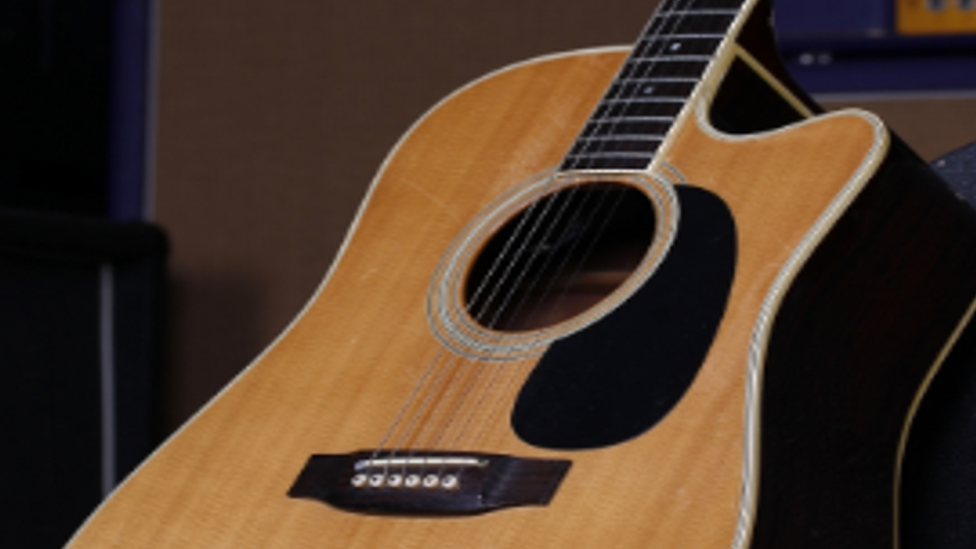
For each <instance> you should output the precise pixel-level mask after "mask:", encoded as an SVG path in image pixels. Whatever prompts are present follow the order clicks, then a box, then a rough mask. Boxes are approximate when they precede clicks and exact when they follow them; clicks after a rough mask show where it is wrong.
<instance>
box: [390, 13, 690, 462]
mask: <svg viewBox="0 0 976 549" xmlns="http://www.w3.org/2000/svg"><path fill="white" fill-rule="evenodd" d="M679 1H680V0H679ZM694 1H695V0H690V1H689V3H688V4H687V6H690V5H691V4H693V3H694ZM665 9H668V8H665ZM670 9H674V8H670ZM682 18H683V17H682ZM682 18H679V20H678V21H676V22H675V23H674V26H675V27H678V26H680V20H681V19H682ZM666 23H667V22H665V25H662V28H663V27H664V26H666ZM653 24H654V19H652V20H651V23H650V25H653ZM655 32H657V31H655ZM655 38H659V36H655V35H654V33H651V34H647V33H645V34H644V38H642V41H644V42H648V43H651V44H653V41H654V39H655ZM661 47H663V46H661ZM658 53H660V52H658ZM643 55H646V52H645V53H644V54H643ZM621 88H623V87H621ZM620 93H622V90H621V92H620ZM574 191H575V189H574ZM618 203H619V199H618ZM534 206H535V203H534V204H533V207H534ZM530 209H531V208H530ZM545 213H546V212H543V214H542V215H539V217H538V219H539V222H542V221H543V220H544V219H545V217H546V215H545ZM530 217H532V216H531V215H526V216H525V217H524V219H529V218H530ZM535 230H536V228H533V229H532V232H534V231H535ZM518 232H521V231H520V230H517V231H516V233H518ZM543 241H544V240H543ZM574 245H575V244H574ZM507 246H508V244H506V248H507ZM523 248H524V245H523ZM504 255H505V254H501V255H500V256H499V258H498V260H496V265H494V266H493V267H492V270H494V269H495V268H497V264H498V263H500V262H501V260H502V259H503V258H504ZM587 255H588V254H587ZM509 264H512V263H511V262H510V263H509ZM577 270H578V267H577ZM507 276H508V274H507V273H506V274H505V275H503V277H502V280H501V281H500V283H498V284H497V285H496V288H494V289H492V295H493V296H494V294H495V292H496V291H497V288H499V287H501V286H504V283H503V282H504V279H505V278H507ZM491 278H492V277H491V276H490V275H489V276H486V277H485V279H484V282H487V281H488V280H491ZM482 291H483V288H479V289H478V290H477V291H476V292H475V296H476V297H475V298H474V299H471V302H472V303H474V302H475V301H477V297H478V296H479V295H480V294H481V293H482ZM547 291H549V290H547ZM493 299H494V297H491V298H490V299H489V300H488V301H492V300H493ZM524 300H525V297H524V296H523V299H522V300H521V303H520V304H519V305H518V306H517V308H519V309H520V308H521V307H522V306H523V305H524ZM486 306H487V305H486ZM536 306H537V307H538V306H540V303H537V304H536ZM504 307H507V305H504V306H503V307H502V308H500V309H499V312H498V313H496V315H495V316H496V317H497V316H498V315H499V314H500V312H501V310H502V309H503V308H504ZM490 324H494V322H492V323H490ZM439 358H440V354H439V355H438V357H436V358H435V360H434V362H435V363H436V362H437V361H439ZM450 362H453V361H449V363H450ZM449 367H450V364H448V366H446V367H445V368H449ZM492 369H494V370H497V369H498V368H492ZM428 377H429V372H428V374H425V376H424V380H426V378H428ZM440 377H441V379H443V373H442V374H441V376H440ZM476 377H477V376H476ZM475 380H476V378H475ZM475 380H473V381H472V382H469V383H468V385H469V386H470V385H471V384H472V383H473V382H474V381H475ZM422 385H423V383H422V384H421V385H418V387H417V389H416V390H415V393H418V392H419V391H420V389H421V387H422ZM437 385H439V383H437V384H435V387H436V386H437ZM462 391H463V392H464V393H469V392H470V389H463V390H462ZM436 392H437V391H436V390H435V391H433V392H432V393H431V394H434V393H436ZM486 394H487V393H486ZM482 398H483V397H482ZM408 400H409V401H415V400H416V399H415V398H414V397H413V396H412V397H411V398H410V399H408ZM429 400H430V398H429V397H428V398H427V399H425V401H429ZM464 400H466V399H461V400H459V401H458V403H457V404H456V405H455V408H457V407H459V406H462V405H463V402H464ZM479 401H480V399H479ZM408 407H409V406H405V407H404V409H403V410H401V414H400V415H399V416H398V420H397V421H396V422H395V425H394V427H392V428H391V432H392V430H393V429H395V427H396V425H398V424H400V423H402V420H400V419H399V418H400V417H402V416H403V415H404V414H405V412H406V409H407V408H408ZM424 408H425V406H420V410H418V412H417V415H416V417H415V418H414V421H413V422H411V424H413V423H414V422H416V421H417V420H418V419H419V418H420V417H422V416H423V409H424ZM435 415H436V413H435ZM467 421H470V419H469V420H467ZM464 430H465V429H463V428H462V429H461V432H462V433H463V432H464ZM409 431H410V429H409V428H408V429H407V430H406V431H405V433H406V432H409ZM390 436H391V435H389V434H388V436H386V437H385V438H384V442H383V443H382V444H381V447H382V446H385V444H386V442H385V441H387V440H389V439H390ZM439 438H440V437H439ZM378 451H379V450H378Z"/></svg>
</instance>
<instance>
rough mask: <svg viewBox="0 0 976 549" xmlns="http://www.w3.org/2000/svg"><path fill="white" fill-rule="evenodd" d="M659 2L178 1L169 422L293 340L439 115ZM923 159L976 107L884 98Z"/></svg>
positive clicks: (169, 213)
mask: <svg viewBox="0 0 976 549" xmlns="http://www.w3.org/2000/svg"><path fill="white" fill-rule="evenodd" d="M655 4H656V2H655V1H654V0H640V1H638V0H599V1H594V0H493V1H491V2H466V1H461V0H414V1H412V2H396V1H379V0H356V1H354V2H336V1H332V0H165V1H163V2H161V14H160V15H161V29H160V46H161V58H160V73H159V106H158V148H157V149H158V153H157V159H156V161H157V174H156V185H157V206H156V219H157V221H158V222H159V223H161V224H162V225H163V226H164V227H165V229H166V230H167V231H168V232H169V234H170V237H171V239H172V245H173V252H172V257H171V267H170V270H171V281H172V291H171V299H172V306H171V311H170V315H171V316H170V333H169V336H168V356H167V357H166V362H167V364H168V366H167V370H166V372H165V379H166V380H167V386H166V425H167V427H168V428H173V427H174V426H176V425H178V424H179V423H180V422H182V421H183V420H184V419H185V418H186V417H188V415H189V414H191V413H192V412H193V411H194V410H195V409H197V408H198V407H199V406H200V405H201V404H202V403H204V402H205V401H206V399H208V398H209V397H210V396H211V395H212V394H213V393H214V392H215V391H217V390H218V389H219V388H220V387H221V386H222V385H223V384H224V383H226V381H227V380H228V379H230V378H231V377H232V376H233V375H234V374H235V373H236V372H238V371H239V370H241V369H242V368H243V367H244V366H245V365H246V364H247V363H248V362H249V361H250V360H252V359H253V358H254V356H255V355H256V354H257V353H259V352H260V350H261V349H262V348H264V347H265V346H266V345H267V344H268V343H270V342H271V340H272V339H273V338H274V337H275V336H276V335H277V334H278V333H280V332H281V330H282V329H283V328H284V327H285V326H286V324H287V323H288V322H289V321H290V320H291V319H292V318H293V317H294V316H295V314H296V313H297V312H298V311H299V310H300V308H301V307H302V305H303V304H304V303H305V301H306V300H307V299H308V298H309V296H310V295H311V293H312V292H313V290H314V288H315V287H316V285H317V283H318V282H319V280H320V278H321V277H322V275H323V274H324V272H325V270H326V269H327V267H328V265H329V263H330V261H331V259H332V257H333V255H334V253H335V251H336V249H337V247H338V245H339V243H340V242H341V240H342V237H343V235H344V233H345V230H346V227H347V226H348V224H349V223H350V221H351V219H352V216H353V214H354V211H355V208H356V207H357V205H358V203H359V201H360V199H361V198H362V195H363V193H364V191H365V189H366V186H367V185H368V183H369V181H370V179H371V177H372V175H373V173H374V172H375V170H376V169H377V167H378V166H379V164H380V162H381V161H382V159H383V157H384V155H385V154H386V152H387V151H388V150H389V149H390V147H392V146H393V144H394V143H395V141H396V139H397V138H398V137H399V135H400V134H402V133H403V132H404V131H405V130H406V129H407V128H408V126H409V125H410V124H411V123H412V122H413V121H414V120H415V119H416V118H417V117H418V116H419V115H420V114H422V113H423V112H424V111H425V110H426V109H428V108H429V107H430V106H431V105H433V104H434V103H435V102H436V101H437V100H439V99H440V98H441V97H443V96H444V95H445V94H447V93H449V92H450V91H452V90H454V89H456V88H457V87H458V86H460V85H462V84H463V83H465V82H467V81H469V80H471V79H473V78H475V77H478V76H480V75H482V74H484V73H486V72H488V71H490V70H493V69H495V68H498V67H501V66H504V65H506V64H509V63H512V62H515V61H519V60H522V59H525V58H528V57H532V56H536V55H541V54H546V53H550V52H556V51H564V50H568V49H577V48H583V47H591V46H601V45H608V44H626V43H629V42H630V41H631V40H632V39H633V38H634V37H636V36H637V34H638V33H639V32H640V29H641V27H642V26H643V24H644V22H645V21H646V20H647V19H648V18H649V15H650V14H651V12H652V11H653V7H654V5H655ZM868 106H869V107H871V108H873V109H875V110H877V111H879V112H880V113H882V114H883V115H884V116H886V117H888V118H889V119H890V120H891V122H892V124H893V125H894V126H895V128H896V129H897V130H898V131H899V132H900V133H902V134H903V135H904V137H905V138H906V139H907V140H908V141H909V142H910V143H911V144H913V145H914V146H916V147H917V148H918V149H919V150H920V151H921V152H922V153H923V154H924V155H926V156H928V157H933V156H936V155H939V154H941V153H943V152H946V151H948V150H950V149H952V148H955V147H957V146H960V145H962V144H964V143H966V142H968V141H971V140H973V139H976V101H974V100H972V99H970V100H954V101H911V102H905V101H899V102H880V103H870V104H869V105H868Z"/></svg>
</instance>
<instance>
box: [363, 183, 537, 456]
mask: <svg viewBox="0 0 976 549" xmlns="http://www.w3.org/2000/svg"><path fill="white" fill-rule="evenodd" d="M545 187H546V186H544V187H543V188H542V189H540V191H539V193H540V194H541V193H544V192H546V188H545ZM538 204H539V202H538V201H537V200H536V201H533V203H532V205H531V206H530V213H531V210H534V209H535V208H536V207H537V206H538ZM548 206H550V205H547V207H548ZM544 213H545V212H544ZM530 217H531V215H526V216H525V217H524V218H523V220H522V221H521V222H520V223H519V226H518V227H517V228H516V234H518V233H521V232H523V230H524V229H525V223H526V222H527V221H528V219H529V218H530ZM535 229H537V227H530V230H532V231H534V230H535ZM520 240H521V241H522V242H523V244H522V246H523V247H524V246H525V245H526V244H525V242H527V241H528V239H518V238H512V239H510V240H509V241H508V242H506V245H505V248H504V250H503V252H502V254H501V255H502V256H504V255H505V254H507V253H508V250H509V247H510V246H511V245H512V244H515V243H517V242H519V241H520ZM502 263H503V262H501V261H496V262H495V264H494V265H492V267H491V271H490V272H492V273H494V272H496V271H497V268H498V266H499V265H500V264H502ZM507 276H508V273H504V274H503V278H507ZM490 278H491V277H490V276H489V277H486V278H485V280H484V281H483V283H482V284H481V285H480V287H479V288H477V289H476V291H475V293H474V297H473V298H472V299H471V300H472V301H473V300H477V299H478V298H479V297H480V296H481V295H482V294H483V293H484V291H485V290H486V288H487V283H488V281H489V280H490ZM439 360H440V354H439V355H438V357H437V358H435V361H434V363H432V364H431V366H430V368H434V367H435V366H436V362H437V361H439ZM458 361H459V358H458V357H457V356H451V358H450V359H448V361H447V363H446V364H445V365H444V366H443V368H442V369H443V372H442V373H441V375H440V376H439V377H440V378H443V376H444V375H445V373H446V372H447V371H448V370H449V369H451V368H452V367H455V364H456V363H457V362H458ZM462 362H463V361H462ZM439 386H440V383H437V384H435V386H434V388H433V389H432V390H429V394H428V395H427V396H426V397H425V398H424V399H423V401H422V402H421V404H420V405H419V406H417V409H416V411H415V412H414V417H413V418H412V419H411V420H410V421H409V422H408V423H406V428H405V429H404V431H403V433H402V434H401V435H400V436H399V437H398V442H397V443H396V444H395V445H393V446H392V447H391V448H390V450H389V451H388V452H387V454H386V455H387V456H388V457H391V458H392V457H395V456H398V455H399V454H400V453H401V451H402V450H403V449H404V447H405V446H406V444H405V441H406V440H407V438H408V437H413V438H415V439H417V438H422V436H423V433H420V434H416V433H414V432H413V426H415V425H416V424H417V423H418V422H419V420H420V418H421V417H423V416H424V415H427V416H428V417H436V416H437V415H438V409H439V408H440V405H441V403H442V402H443V399H433V398H432V397H433V395H435V394H436V393H437V390H438V387H439ZM419 393H420V386H418V387H417V388H416V389H415V390H414V394H412V395H411V396H410V397H409V398H408V401H407V403H406V404H404V405H403V407H402V408H401V411H400V413H399V414H398V417H397V420H396V421H395V422H394V424H393V425H392V426H391V427H390V428H389V429H388V432H387V434H386V435H385V436H384V439H383V442H382V443H381V446H380V447H378V448H377V449H376V450H375V451H374V458H375V457H376V456H378V455H380V454H381V453H382V452H383V449H384V448H385V447H386V444H387V443H388V441H389V440H390V439H391V438H392V437H393V432H394V431H395V430H396V429H397V428H398V427H399V426H400V425H402V424H403V421H402V418H403V417H405V415H406V411H407V410H408V409H409V408H410V407H412V406H413V404H414V403H415V402H416V398H417V396H419ZM432 402H433V403H434V405H435V408H434V409H430V408H429V405H430V404H431V403H432ZM424 429H426V427H425V428H424ZM406 455H407V457H413V456H414V455H415V449H411V450H409V451H408V452H407V454H406Z"/></svg>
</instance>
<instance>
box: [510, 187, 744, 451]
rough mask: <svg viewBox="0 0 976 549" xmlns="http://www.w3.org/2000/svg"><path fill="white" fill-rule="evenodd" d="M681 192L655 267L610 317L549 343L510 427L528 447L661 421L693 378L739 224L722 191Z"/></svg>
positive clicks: (632, 432) (612, 434)
mask: <svg viewBox="0 0 976 549" xmlns="http://www.w3.org/2000/svg"><path fill="white" fill-rule="evenodd" d="M676 192H677V194H678V198H679V201H680V204H681V219H680V222H679V226H678V231H677V235H676V237H675V241H674V245H673V247H672V249H671V250H670V252H669V254H668V256H667V257H666V258H665V260H664V262H663V263H662V265H661V266H660V267H659V269H658V271H657V272H656V273H654V275H653V276H652V277H651V278H650V279H649V280H648V281H647V282H646V283H645V284H644V285H643V286H642V287H641V288H640V289H639V290H638V291H637V292H635V293H634V295H632V296H631V297H630V298H629V299H628V300H627V301H625V302H624V303H623V304H622V305H621V306H620V307H619V308H617V309H616V310H615V311H613V312H612V313H611V314H609V315H607V316H606V317H605V318H603V319H601V320H600V321H599V322H597V323H595V324H594V325H592V326H589V327H588V328H586V329H585V330H582V331H580V332H577V333H576V334H574V335H572V336H570V337H568V338H566V339H563V340H560V341H558V342H556V343H555V344H554V345H552V347H550V348H549V350H548V351H547V352H546V353H545V355H544V356H543V357H542V359H541V360H540V362H539V364H538V365H537V366H536V368H535V370H534V371H533V373H532V374H531V376H530V377H529V379H528V381H527V382H526V384H525V386H524V387H523V388H522V391H521V393H520V395H519V397H518V401H517V403H516V406H515V410H514V412H513V415H512V426H513V428H514V429H515V432H516V433H518V435H519V436H520V437H521V438H522V439H523V440H525V441H526V442H528V443H529V444H533V445H535V446H540V447H545V448H557V449H585V448H599V447H605V446H610V445H614V444H619V443H621V442H624V441H626V440H628V439H630V438H633V437H635V436H638V435H640V434H641V433H643V432H645V431H647V430H648V429H650V428H651V427H653V426H654V425H655V424H657V423H658V422H659V421H661V419H662V418H664V417H665V416H666V415H667V414H668V412H669V411H670V410H671V409H672V408H673V407H674V405H675V404H676V403H677V402H678V401H679V400H680V399H681V397H682V395H684V393H685V392H686V391H687V389H688V387H689V386H690V385H691V383H692V380H693V379H694V378H695V375H696V374H697V372H698V370H699V368H700V367H701V364H702V362H703V361H704V359H705V355H706V354H707V353H708V350H709V348H710V347H711V344H712V341H713V339H714V337H715V332H716V330H717V329H718V326H719V323H720V322H721V320H722V316H723V314H724V312H725V308H726V302H727V300H728V294H729V290H730V288H731V286H732V280H733V277H734V274H735V261H736V230H735V222H734V220H733V218H732V215H731V212H730V211H729V209H728V208H727V206H726V205H725V203H724V202H723V201H722V200H721V199H720V198H719V197H718V196H716V195H714V194H712V193H710V192H708V191H706V190H703V189H699V188H696V187H690V186H681V187H678V188H676Z"/></svg>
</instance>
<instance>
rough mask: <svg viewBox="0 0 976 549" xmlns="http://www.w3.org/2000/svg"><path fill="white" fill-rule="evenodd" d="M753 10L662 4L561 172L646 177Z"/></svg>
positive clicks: (730, 2) (710, 1)
mask: <svg viewBox="0 0 976 549" xmlns="http://www.w3.org/2000/svg"><path fill="white" fill-rule="evenodd" d="M751 3H752V2H749V0H665V1H664V2H663V3H662V4H661V6H660V8H659V9H658V11H657V13H655V14H654V17H653V18H652V19H651V21H650V23H649V24H648V25H647V27H646V28H645V30H644V32H643V34H642V35H641V38H640V40H638V41H637V44H636V45H635V47H634V49H633V52H632V53H631V55H630V57H629V58H628V59H627V61H626V62H625V63H624V65H623V67H622V69H621V71H620V73H619V74H618V75H617V77H616V79H615V80H614V82H613V84H612V85H611V86H610V88H609V89H608V91H607V93H606V95H604V97H603V99H602V100H601V101H600V103H599V105H598V106H597V108H596V110H595V111H594V113H593V115H592V116H591V117H590V119H589V121H588V122H587V123H586V125H585V126H584V129H583V131H582V133H581V134H580V135H579V137H577V139H576V141H575V143H574V144H573V146H572V148H571V149H570V152H569V154H567V155H566V157H565V158H564V160H563V163H562V165H561V169H562V170H564V171H568V170H610V169H618V170H619V169H622V170H643V169H646V168H647V166H648V165H649V164H650V163H651V161H652V160H653V159H654V155H655V154H656V153H657V151H658V149H659V148H660V146H661V145H662V143H664V141H665V139H666V138H667V135H668V132H669V131H670V130H671V127H672V126H673V125H674V123H675V121H676V120H677V119H678V118H679V116H680V114H681V111H682V110H683V109H684V107H685V105H686V104H688V100H689V99H690V98H691V97H692V96H693V95H694V94H695V91H696V90H697V89H698V86H699V85H700V83H701V82H702V80H703V79H704V77H705V74H706V71H707V70H708V68H709V66H710V65H711V62H712V60H713V59H714V58H715V57H717V55H718V54H719V52H720V48H721V47H722V44H723V41H724V40H725V38H726V36H727V35H728V33H729V30H730V29H731V28H732V25H733V23H734V22H735V20H736V18H737V17H738V16H739V14H740V13H742V12H743V11H744V7H745V6H746V5H747V4H751Z"/></svg>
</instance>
